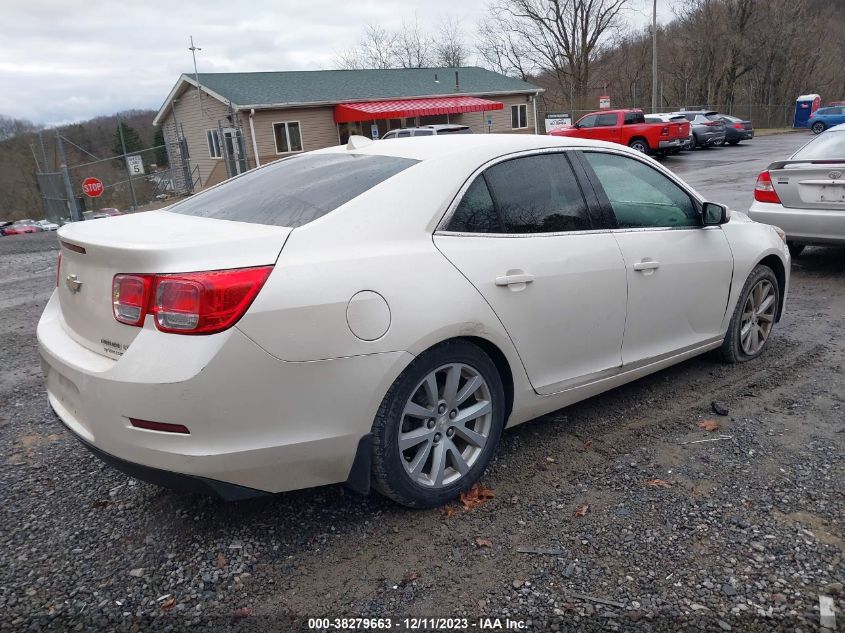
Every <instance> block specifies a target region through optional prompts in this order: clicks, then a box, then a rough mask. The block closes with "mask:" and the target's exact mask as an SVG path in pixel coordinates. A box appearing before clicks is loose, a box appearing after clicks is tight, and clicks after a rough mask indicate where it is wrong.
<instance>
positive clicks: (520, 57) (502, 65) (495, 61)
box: [476, 18, 538, 81]
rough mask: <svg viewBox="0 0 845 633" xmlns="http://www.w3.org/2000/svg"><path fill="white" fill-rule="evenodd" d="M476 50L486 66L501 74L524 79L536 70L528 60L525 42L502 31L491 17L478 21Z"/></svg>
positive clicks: (512, 34)
mask: <svg viewBox="0 0 845 633" xmlns="http://www.w3.org/2000/svg"><path fill="white" fill-rule="evenodd" d="M476 50H477V51H478V55H479V57H481V59H482V61H483V63H484V64H485V65H486V66H488V67H489V68H490V69H492V70H495V71H496V72H498V73H502V74H503V75H515V76H517V77H519V78H520V79H522V80H523V81H525V80H527V79H528V78H529V77H530V76H531V74H532V71H533V70H538V69H537V68H536V67H535V66H534V65H533V64H532V63H531V61H530V60H529V57H528V50H527V45H526V43H525V42H524V41H523V40H522V39H521V38H520V37H518V36H517V35H516V34H514V33H512V32H510V31H503V30H502V29H501V28H500V27H499V24H498V22H497V21H496V20H494V19H492V18H486V19H483V20H481V21H480V22H479V23H478V39H477V41H476Z"/></svg>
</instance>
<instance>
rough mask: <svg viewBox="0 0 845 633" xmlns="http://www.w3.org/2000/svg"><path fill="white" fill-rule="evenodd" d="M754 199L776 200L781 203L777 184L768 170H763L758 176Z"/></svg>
mask: <svg viewBox="0 0 845 633" xmlns="http://www.w3.org/2000/svg"><path fill="white" fill-rule="evenodd" d="M754 199H755V200H756V201H757V202H775V203H777V204H780V198H779V197H778V193H777V191H775V186H774V185H773V184H772V177H771V176H770V175H769V172H768V171H761V172H760V175H759V176H757V184H756V185H754Z"/></svg>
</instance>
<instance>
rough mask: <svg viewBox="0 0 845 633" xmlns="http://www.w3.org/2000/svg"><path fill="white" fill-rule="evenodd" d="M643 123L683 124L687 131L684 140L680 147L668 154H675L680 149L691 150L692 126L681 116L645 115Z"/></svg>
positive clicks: (693, 141)
mask: <svg viewBox="0 0 845 633" xmlns="http://www.w3.org/2000/svg"><path fill="white" fill-rule="evenodd" d="M645 121H646V123H685V124H686V126H685V127H686V128H687V129H688V130H689V133H688V134H687V138H686V140H685V141H684V142H683V143H681V145H680V147H678V148H676V149H672V150H670V152H669V153H671V154H675V153H677V152H679V151H680V150H682V149H693V145H694V143H695V138H694V137H693V135H692V126H691V125H690V124H689V122H688V121H687V119H686V117H684V116H683V115H681V114H666V113H656V114H647V115H645Z"/></svg>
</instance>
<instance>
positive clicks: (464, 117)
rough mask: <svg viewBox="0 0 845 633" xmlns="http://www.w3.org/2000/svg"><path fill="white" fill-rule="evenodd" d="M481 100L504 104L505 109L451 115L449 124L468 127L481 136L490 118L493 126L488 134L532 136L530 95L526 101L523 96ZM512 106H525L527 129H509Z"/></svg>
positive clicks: (532, 114) (532, 106)
mask: <svg viewBox="0 0 845 633" xmlns="http://www.w3.org/2000/svg"><path fill="white" fill-rule="evenodd" d="M482 98H483V99H490V100H491V101H498V102H500V103H503V104H505V107H504V109H503V110H493V111H492V112H467V113H465V114H457V115H455V114H453V115H450V116H449V122H450V123H460V124H462V125H468V126H470V127H471V128H472V131H473V132H475V133H476V134H483V133H486V132H487V131H488V130H487V118H488V117H490V118H492V119H493V125H492V126H491V128H490V132H491V133H493V134H510V133H512V132H514V133H523V134H534V104H533V102H532V98H531V96H530V95H529V96H528V97H527V98H528V100H527V101H526V96H525V95H514V96H512V97H501V96H493V97H482ZM512 105H525V106H526V114H527V124H528V126H527V127H525V128H522V129H517V130H514V129H513V128H511V106H512Z"/></svg>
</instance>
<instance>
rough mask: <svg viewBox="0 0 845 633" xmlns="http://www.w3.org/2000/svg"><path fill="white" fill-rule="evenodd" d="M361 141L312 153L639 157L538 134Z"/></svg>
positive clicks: (611, 146)
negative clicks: (560, 152) (593, 150)
mask: <svg viewBox="0 0 845 633" xmlns="http://www.w3.org/2000/svg"><path fill="white" fill-rule="evenodd" d="M364 141H365V143H362V144H361V145H359V146H358V148H357V149H347V147H348V146H347V145H340V146H335V147H327V148H324V149H319V150H316V151H315V153H325V154H336V153H347V152H348V153H350V154H363V155H375V156H395V157H397V158H410V159H412V160H419V161H424V160H430V159H437V158H443V157H446V156H455V155H460V154H464V153H470V152H471V153H472V154H473V158H474V159H481V160H489V159H492V158H495V157H497V156H502V155H505V154H511V153H515V152H523V151H529V150H534V149H546V148H549V149H553V148H557V147H560V148H564V147H575V148H589V147H597V148H606V149H615V150H618V151H627V152H630V153H632V154H635V155H640V154H639V153H638V152H635V151H634V150H629V149H628V148H627V147H625V146H624V145H619V144H617V143H608V142H605V141H596V140H592V139H580V138H574V137H568V136H548V135H541V134H444V135H432V136H422V137H411V138H394V139H390V140H389V141H387V142H382V141H371V140H370V139H367V138H365V137H364ZM485 156H486V157H487V158H485Z"/></svg>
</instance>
